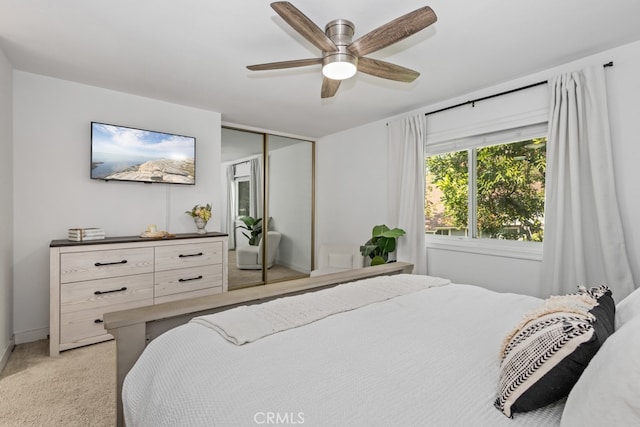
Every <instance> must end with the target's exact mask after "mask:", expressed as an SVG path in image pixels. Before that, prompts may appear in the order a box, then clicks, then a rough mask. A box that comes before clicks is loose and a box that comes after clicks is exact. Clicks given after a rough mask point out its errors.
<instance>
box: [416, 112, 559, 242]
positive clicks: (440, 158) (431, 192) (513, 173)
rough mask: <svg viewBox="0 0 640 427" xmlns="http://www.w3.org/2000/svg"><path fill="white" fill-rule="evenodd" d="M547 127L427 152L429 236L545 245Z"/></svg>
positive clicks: (440, 146)
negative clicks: (543, 240) (529, 242)
mask: <svg viewBox="0 0 640 427" xmlns="http://www.w3.org/2000/svg"><path fill="white" fill-rule="evenodd" d="M546 142H547V140H546V125H544V126H543V125H536V126H530V127H526V128H521V129H516V130H509V131H504V132H498V133H494V134H488V135H480V136H477V137H473V138H467V139H464V140H457V141H448V142H446V143H441V144H438V145H437V146H436V147H428V148H427V155H426V188H425V218H426V221H425V232H426V233H427V234H431V235H443V236H458V237H467V238H479V239H504V240H520V241H536V242H541V241H542V239H543V233H544V189H545V169H546Z"/></svg>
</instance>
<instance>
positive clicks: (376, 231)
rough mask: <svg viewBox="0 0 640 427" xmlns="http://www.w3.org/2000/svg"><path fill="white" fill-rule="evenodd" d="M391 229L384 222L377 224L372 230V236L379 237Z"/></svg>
mask: <svg viewBox="0 0 640 427" xmlns="http://www.w3.org/2000/svg"><path fill="white" fill-rule="evenodd" d="M387 231H389V227H387V226H386V225H384V224H381V225H376V226H374V227H373V230H371V236H373V237H379V236H382V233H384V232H387Z"/></svg>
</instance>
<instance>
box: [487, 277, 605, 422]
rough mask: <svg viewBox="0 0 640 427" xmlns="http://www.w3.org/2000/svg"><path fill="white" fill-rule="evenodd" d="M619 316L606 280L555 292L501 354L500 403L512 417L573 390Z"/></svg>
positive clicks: (505, 412) (506, 413) (503, 409)
mask: <svg viewBox="0 0 640 427" xmlns="http://www.w3.org/2000/svg"><path fill="white" fill-rule="evenodd" d="M614 318H615V303H614V301H613V298H612V297H611V291H610V290H609V288H608V287H607V286H606V285H603V286H600V287H596V288H591V289H588V290H587V289H585V288H583V287H580V288H579V290H578V292H577V293H576V294H570V295H565V296H562V297H551V298H550V299H548V300H546V301H545V303H544V304H543V305H542V307H540V308H538V309H536V310H534V312H532V313H529V314H528V315H527V316H525V321H523V322H522V323H521V326H519V327H518V328H516V330H515V331H514V332H513V333H512V335H510V337H509V339H508V342H506V343H505V346H504V348H503V351H502V354H501V356H502V362H501V372H500V381H499V387H498V397H497V399H496V401H495V406H496V408H498V409H499V410H500V411H502V412H503V413H504V414H505V415H506V416H508V417H512V416H513V414H514V413H516V412H526V411H531V410H533V409H538V408H541V407H543V406H546V405H548V404H550V403H553V402H556V401H558V400H560V399H562V398H563V397H565V396H567V395H568V394H569V392H570V391H571V388H572V387H573V385H574V384H575V383H576V382H577V381H578V378H580V375H581V374H582V371H584V369H585V368H586V367H587V364H588V363H589V361H590V360H591V358H592V357H593V356H594V355H595V354H596V352H597V351H598V349H599V348H600V346H602V344H603V343H604V341H605V340H606V339H607V337H609V335H611V334H612V333H613V332H614Z"/></svg>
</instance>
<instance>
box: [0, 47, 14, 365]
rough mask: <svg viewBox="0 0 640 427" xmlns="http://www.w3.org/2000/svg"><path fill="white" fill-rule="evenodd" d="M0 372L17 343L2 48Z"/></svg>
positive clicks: (9, 97)
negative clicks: (15, 334)
mask: <svg viewBox="0 0 640 427" xmlns="http://www.w3.org/2000/svg"><path fill="white" fill-rule="evenodd" d="M0 200H2V202H1V203H0V371H2V368H3V367H4V365H5V363H6V361H7V359H8V358H9V353H10V352H11V347H12V341H13V68H12V67H11V64H10V63H9V61H8V60H7V58H6V57H5V55H4V52H3V51H2V49H0Z"/></svg>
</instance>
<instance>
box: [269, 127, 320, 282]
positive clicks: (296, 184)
mask: <svg viewBox="0 0 640 427" xmlns="http://www.w3.org/2000/svg"><path fill="white" fill-rule="evenodd" d="M267 147H268V150H269V151H268V152H269V173H268V177H269V180H268V186H267V195H268V203H267V207H268V215H269V218H270V221H269V230H270V231H269V239H268V240H267V246H268V252H269V253H272V251H275V252H274V253H275V254H276V258H275V260H276V262H275V264H276V265H277V267H278V269H275V268H271V269H268V270H267V281H269V282H273V281H279V280H289V279H294V278H299V277H306V276H309V273H310V271H311V268H312V259H313V257H312V250H313V246H312V240H313V239H312V236H313V143H312V142H309V141H303V140H299V139H293V138H285V137H282V136H276V135H268V137H267ZM271 230H273V231H271ZM276 249H277V250H276Z"/></svg>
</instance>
